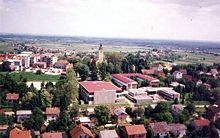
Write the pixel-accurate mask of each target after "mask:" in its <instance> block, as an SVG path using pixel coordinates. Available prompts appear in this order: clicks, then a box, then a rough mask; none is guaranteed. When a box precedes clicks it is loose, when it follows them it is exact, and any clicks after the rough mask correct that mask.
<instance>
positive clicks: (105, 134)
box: [99, 130, 119, 138]
mask: <svg viewBox="0 0 220 138" xmlns="http://www.w3.org/2000/svg"><path fill="white" fill-rule="evenodd" d="M99 138H119V136H118V134H117V132H116V131H115V130H102V131H100V132H99Z"/></svg>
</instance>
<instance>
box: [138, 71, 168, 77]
mask: <svg viewBox="0 0 220 138" xmlns="http://www.w3.org/2000/svg"><path fill="white" fill-rule="evenodd" d="M141 73H142V74H144V75H155V76H159V77H165V74H164V72H163V70H162V71H158V70H153V69H142V70H141Z"/></svg>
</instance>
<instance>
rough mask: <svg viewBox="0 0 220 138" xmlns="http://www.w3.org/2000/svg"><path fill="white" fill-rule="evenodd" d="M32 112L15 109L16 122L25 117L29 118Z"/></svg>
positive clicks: (21, 120)
mask: <svg viewBox="0 0 220 138" xmlns="http://www.w3.org/2000/svg"><path fill="white" fill-rule="evenodd" d="M31 114H32V112H31V110H18V111H16V116H17V122H23V121H24V120H26V119H27V118H30V116H31Z"/></svg>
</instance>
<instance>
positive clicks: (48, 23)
mask: <svg viewBox="0 0 220 138" xmlns="http://www.w3.org/2000/svg"><path fill="white" fill-rule="evenodd" d="M0 32H4V33H21V34H41V35H67V36H91V37H111V38H146V39H177V40H208V41H220V0H0Z"/></svg>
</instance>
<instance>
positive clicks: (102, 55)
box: [98, 44, 104, 63]
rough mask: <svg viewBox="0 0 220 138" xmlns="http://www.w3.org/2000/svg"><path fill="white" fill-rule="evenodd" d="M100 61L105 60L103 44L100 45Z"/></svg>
mask: <svg viewBox="0 0 220 138" xmlns="http://www.w3.org/2000/svg"><path fill="white" fill-rule="evenodd" d="M98 54H99V55H98V62H99V63H102V62H103V60H104V54H103V48H102V44H100V46H99V53H98Z"/></svg>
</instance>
